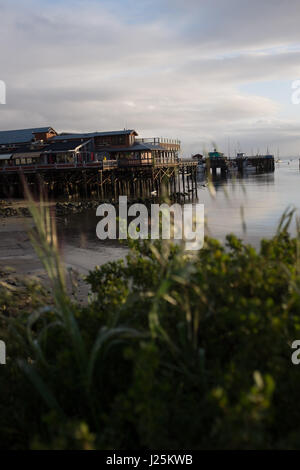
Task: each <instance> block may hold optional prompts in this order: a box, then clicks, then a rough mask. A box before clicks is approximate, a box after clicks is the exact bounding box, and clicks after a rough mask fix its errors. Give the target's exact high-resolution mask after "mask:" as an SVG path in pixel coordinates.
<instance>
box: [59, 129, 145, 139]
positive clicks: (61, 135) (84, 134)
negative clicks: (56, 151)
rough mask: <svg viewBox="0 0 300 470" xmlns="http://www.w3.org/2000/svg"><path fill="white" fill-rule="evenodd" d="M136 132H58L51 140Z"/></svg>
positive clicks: (128, 130)
mask: <svg viewBox="0 0 300 470" xmlns="http://www.w3.org/2000/svg"><path fill="white" fill-rule="evenodd" d="M132 133H135V134H136V135H138V134H137V132H136V131H135V130H134V129H124V130H122V131H107V132H83V133H81V134H80V133H79V134H76V133H73V134H72V133H69V134H60V135H57V136H56V137H54V138H53V140H62V139H90V138H91V137H101V136H106V135H129V134H132Z"/></svg>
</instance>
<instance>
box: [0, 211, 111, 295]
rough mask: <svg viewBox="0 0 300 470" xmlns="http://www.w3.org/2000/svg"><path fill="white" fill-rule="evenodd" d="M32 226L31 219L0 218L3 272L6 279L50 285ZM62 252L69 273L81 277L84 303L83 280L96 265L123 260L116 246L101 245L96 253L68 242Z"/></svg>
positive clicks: (84, 288)
mask: <svg viewBox="0 0 300 470" xmlns="http://www.w3.org/2000/svg"><path fill="white" fill-rule="evenodd" d="M32 226H33V221H32V219H31V218H29V217H24V218H23V217H8V218H3V219H0V270H2V271H4V272H5V273H7V278H9V277H11V276H14V277H18V278H24V277H25V276H26V277H30V278H35V279H38V280H40V281H41V282H42V283H43V284H45V285H48V277H47V274H46V272H45V270H44V268H43V266H42V264H41V262H40V261H39V259H38V257H37V255H36V253H35V251H34V249H33V247H32V245H31V243H30V240H29V237H28V230H29V229H30V228H31V227H32ZM61 253H62V259H63V262H64V265H65V267H66V270H69V269H71V270H72V271H73V272H74V273H76V275H77V277H78V288H77V292H76V297H77V298H78V299H79V300H80V301H81V302H85V301H86V300H87V297H88V292H89V287H88V285H87V284H86V282H85V281H84V277H85V276H86V275H87V274H88V273H89V271H90V270H92V269H93V268H94V267H95V266H96V265H98V266H100V265H102V264H105V263H107V262H109V261H113V260H115V259H118V258H120V253H119V252H118V251H117V253H116V250H115V248H114V247H111V246H103V245H100V246H99V247H97V251H96V252H95V250H94V249H90V248H80V247H78V246H76V245H75V244H74V245H73V244H69V243H68V242H67V240H65V241H64V243H63V246H62V251H61ZM67 279H68V276H67Z"/></svg>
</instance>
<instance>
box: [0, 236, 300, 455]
mask: <svg viewBox="0 0 300 470" xmlns="http://www.w3.org/2000/svg"><path fill="white" fill-rule="evenodd" d="M298 253H299V242H298V239H292V238H290V236H289V235H288V233H287V231H286V230H284V229H283V230H282V231H281V232H280V233H278V234H277V235H276V236H275V237H274V238H273V239H271V240H263V241H262V243H261V248H260V250H259V251H256V250H255V249H254V248H252V247H250V246H247V245H244V244H243V243H242V242H241V241H240V240H238V239H237V238H236V237H235V236H233V235H230V236H228V237H227V243H226V245H225V246H224V245H222V244H220V243H219V242H217V241H216V240H213V239H207V240H206V244H205V247H204V248H203V249H202V250H200V251H199V252H198V253H197V254H196V255H194V256H188V255H187V254H186V253H184V252H183V251H182V250H181V248H180V247H174V246H171V245H169V244H166V243H160V242H157V243H156V244H155V245H152V244H150V243H149V242H145V243H143V244H142V245H138V244H133V246H132V247H131V250H130V254H129V256H128V259H127V262H126V263H124V262H123V261H119V262H116V263H109V264H107V265H105V266H103V267H101V268H98V269H96V270H95V271H94V272H92V273H90V274H89V276H88V278H87V281H88V283H89V284H90V285H91V289H92V292H93V294H94V296H93V299H92V300H91V301H90V303H89V305H87V306H85V307H82V306H79V305H77V304H76V303H74V302H72V301H71V300H70V299H69V298H68V297H67V295H66V294H65V291H64V287H63V286H62V285H60V283H59V282H57V283H56V284H55V283H54V289H56V291H55V293H54V297H53V302H52V305H51V304H50V306H49V307H43V308H41V307H39V308H35V309H34V310H33V311H32V309H30V308H29V307H28V305H27V307H26V303H25V308H22V309H20V311H19V313H18V315H16V314H15V309H16V307H15V305H16V302H18V299H16V298H14V299H12V298H8V297H7V293H6V289H5V288H1V287H0V300H1V305H2V307H1V311H2V312H5V315H2V332H3V334H2V332H1V335H2V339H5V340H6V341H7V348H8V356H9V357H8V363H7V366H5V367H1V370H0V372H1V383H0V398H1V400H0V407H1V409H0V416H1V425H0V442H1V447H2V448H60V449H82V448H83V449H89V448H98V449H133V448H134V449H143V448H147V449H278V448H292V449H294V448H297V449H298V448H300V444H299V442H300V440H299V436H300V402H299V399H298V397H299V396H300V366H299V368H297V366H294V365H293V364H292V363H291V353H292V350H291V343H292V341H293V340H295V339H298V338H300V315H299V313H300V290H299V287H300V275H299V272H300V271H299V259H298ZM49 256H50V255H49ZM28 295H33V294H32V293H31V294H28ZM34 296H35V297H36V296H37V293H36V290H35V292H34ZM36 301H37V300H36ZM30 305H31V304H30ZM1 335H0V337H1Z"/></svg>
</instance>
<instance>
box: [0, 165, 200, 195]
mask: <svg viewBox="0 0 300 470" xmlns="http://www.w3.org/2000/svg"><path fill="white" fill-rule="evenodd" d="M24 180H25V182H26V184H27V185H28V187H29V189H30V191H31V192H32V193H33V194H34V195H36V196H37V195H38V193H39V191H40V188H41V187H43V188H44V189H46V192H47V194H48V197H49V198H53V199H56V198H61V197H64V196H65V198H66V199H75V200H76V199H97V200H99V201H103V200H113V201H114V200H117V198H118V197H119V196H120V195H127V196H128V197H129V198H132V199H140V198H150V197H154V196H157V197H160V196H162V195H163V194H165V193H167V195H168V196H169V197H170V198H171V199H172V200H193V199H194V198H195V197H196V196H197V162H195V161H192V160H184V161H179V160H178V161H172V162H165V161H163V160H162V159H160V158H157V159H156V160H154V162H139V161H136V160H132V161H130V160H128V161H126V162H125V161H122V160H120V161H116V160H105V161H102V162H90V163H81V164H78V163H69V164H52V165H40V164H38V165H30V166H26V167H22V166H20V167H12V168H1V169H0V197H11V198H12V197H23V196H24V192H23V182H24Z"/></svg>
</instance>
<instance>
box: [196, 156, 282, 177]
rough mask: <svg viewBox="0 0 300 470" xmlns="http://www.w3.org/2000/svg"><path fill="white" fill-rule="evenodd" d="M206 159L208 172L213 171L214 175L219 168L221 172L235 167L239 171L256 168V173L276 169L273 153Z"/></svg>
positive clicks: (224, 172) (223, 172)
mask: <svg viewBox="0 0 300 470" xmlns="http://www.w3.org/2000/svg"><path fill="white" fill-rule="evenodd" d="M205 161H206V172H211V173H212V174H213V175H215V174H216V173H217V170H220V172H221V174H226V173H227V172H228V171H231V170H233V169H236V170H237V171H238V172H239V173H244V172H247V171H249V170H254V171H255V172H256V173H259V172H270V171H274V170H275V160H274V156H273V155H257V156H249V157H243V158H233V159H228V158H226V157H219V158H214V159H212V158H207V159H206V160H205Z"/></svg>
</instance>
